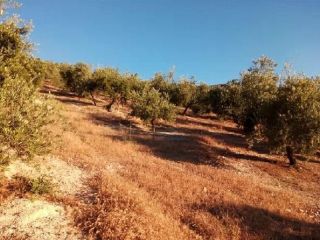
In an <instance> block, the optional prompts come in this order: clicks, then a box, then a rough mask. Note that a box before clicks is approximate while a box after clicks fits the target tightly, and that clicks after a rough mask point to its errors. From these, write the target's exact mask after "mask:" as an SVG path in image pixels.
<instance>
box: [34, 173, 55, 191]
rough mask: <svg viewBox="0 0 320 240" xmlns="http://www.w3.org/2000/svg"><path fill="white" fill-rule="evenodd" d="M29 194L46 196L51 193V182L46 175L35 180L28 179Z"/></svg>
mask: <svg viewBox="0 0 320 240" xmlns="http://www.w3.org/2000/svg"><path fill="white" fill-rule="evenodd" d="M29 184H30V192H31V193H33V194H38V195H42V194H47V193H51V192H52V191H53V188H54V187H53V184H52V183H51V180H50V179H49V178H48V177H47V176H46V175H41V176H39V177H37V178H34V179H30V180H29Z"/></svg>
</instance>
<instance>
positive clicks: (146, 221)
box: [0, 87, 320, 239]
mask: <svg viewBox="0 0 320 240" xmlns="http://www.w3.org/2000/svg"><path fill="white" fill-rule="evenodd" d="M46 90H50V92H51V93H53V94H54V95H55V97H56V98H57V99H58V100H59V101H60V102H61V103H62V104H61V105H62V115H63V119H64V123H62V124H60V125H56V126H53V127H52V128H53V129H52V130H54V131H55V132H62V135H61V138H60V140H61V142H60V144H59V147H58V148H56V150H54V152H53V153H52V154H53V155H54V156H55V157H56V158H57V159H61V160H64V161H65V162H67V163H68V164H70V166H71V165H75V166H77V169H78V168H79V169H82V171H84V172H87V173H84V175H85V176H86V177H85V178H83V181H84V184H85V185H86V186H87V187H84V188H83V187H79V186H78V185H74V188H77V186H78V187H79V189H78V191H74V189H73V191H71V192H72V194H70V195H68V194H65V192H63V193H64V194H62V195H59V194H57V195H52V194H51V196H46V197H44V198H45V199H46V201H51V202H53V203H54V204H58V205H60V204H62V205H64V206H65V208H68V209H70V208H71V209H73V210H75V211H74V214H73V217H74V225H75V226H77V227H78V229H79V231H81V232H82V235H83V237H84V238H85V239H319V238H320V203H319V196H320V186H319V182H320V171H319V170H320V161H319V160H318V159H316V158H314V159H310V160H309V161H301V162H300V163H299V165H298V166H297V167H295V168H293V167H289V166H288V164H287V161H286V159H285V157H282V156H276V155H269V154H266V153H265V152H264V150H263V148H261V149H248V148H247V145H246V143H245V140H244V137H243V136H242V135H241V133H240V132H239V131H238V129H237V128H236V126H235V125H234V124H233V123H232V122H228V121H221V120H218V119H216V118H215V117H214V116H205V117H192V116H179V117H178V119H177V122H176V123H174V124H170V125H168V124H163V125H162V126H161V127H158V128H157V133H156V134H155V135H153V134H152V133H151V132H150V131H148V129H147V128H145V127H144V126H143V125H142V124H141V123H140V122H139V121H138V120H137V119H132V118H128V117H127V111H126V109H125V108H122V107H119V108H118V109H117V110H115V111H114V112H112V113H110V112H107V111H106V110H105V109H103V108H102V105H103V104H104V103H103V102H101V101H100V102H98V106H97V107H95V106H93V105H92V104H91V102H90V101H87V100H85V99H81V100H79V99H78V98H77V97H73V96H72V95H70V94H69V95H66V94H63V93H62V92H61V91H60V90H58V89H55V88H53V87H48V89H46ZM52 162H55V160H54V159H53V160H52ZM53 166H55V164H53ZM60 166H64V165H63V164H62V165H60ZM63 168H64V169H66V168H67V167H65V166H64V167H63ZM54 169H55V167H53V170H52V171H56V170H57V169H56V170H54ZM77 171H78V170H77ZM49 172H50V171H49ZM59 174H60V173H59ZM63 174H64V175H63ZM68 175H70V174H69V172H68V171H66V172H65V173H61V174H60V175H57V176H61V178H64V176H68ZM78 175H79V174H77V176H78ZM52 176H53V177H54V175H52ZM66 179H68V178H66ZM61 180H63V179H61ZM1 182H2V183H1V187H0V196H1V201H4V200H5V198H10V199H13V198H15V197H17V196H18V197H26V196H25V195H26V192H28V190H26V189H24V187H25V186H26V185H25V184H24V178H15V179H11V180H3V181H1ZM57 182H59V179H58V181H57ZM80 185H81V186H82V184H80ZM70 186H73V185H70ZM12 189H14V191H13V190H12ZM16 189H20V190H19V191H16ZM68 191H69V190H68ZM13 194H14V195H15V196H13ZM75 236H76V235H74V236H73V238H72V237H70V236H69V238H67V239H78V238H77V237H75ZM18 239H19V238H18Z"/></svg>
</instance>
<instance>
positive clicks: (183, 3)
mask: <svg viewBox="0 0 320 240" xmlns="http://www.w3.org/2000/svg"><path fill="white" fill-rule="evenodd" d="M20 2H22V3H23V6H22V8H21V9H20V10H19V11H18V12H19V14H20V15H21V17H22V18H24V19H32V21H33V24H34V26H35V28H34V31H33V33H32V35H31V40H32V41H33V42H35V43H37V44H38V46H37V51H36V55H37V56H39V57H41V58H44V59H49V60H54V61H59V62H70V63H75V62H79V61H83V62H87V63H90V64H92V65H93V66H94V67H97V66H112V67H117V68H119V69H120V70H122V71H130V72H135V73H138V74H139V75H140V76H141V77H142V78H144V79H147V78H150V77H151V76H152V75H153V74H154V73H155V72H167V71H169V70H170V69H172V68H173V66H174V67H175V71H176V77H179V76H182V75H184V76H195V78H196V79H197V80H198V81H203V82H207V83H223V82H226V81H228V80H231V79H234V78H237V77H239V73H240V72H241V71H242V70H245V69H246V68H248V67H249V66H250V65H251V61H252V60H253V59H254V58H257V57H259V56H260V55H262V54H264V55H267V56H270V57H271V58H273V59H274V60H275V61H276V62H277V63H279V65H280V66H283V64H284V62H289V63H291V64H293V66H294V68H295V69H296V70H297V71H298V72H304V73H306V74H309V75H318V74H320V0H220V1H215V0H54V1H49V0H23V1H20Z"/></svg>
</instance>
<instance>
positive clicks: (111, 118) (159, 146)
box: [90, 112, 277, 167]
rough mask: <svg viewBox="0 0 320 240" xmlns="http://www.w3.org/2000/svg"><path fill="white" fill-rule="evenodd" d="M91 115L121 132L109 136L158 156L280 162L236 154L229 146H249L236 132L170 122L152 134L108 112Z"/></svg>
mask: <svg viewBox="0 0 320 240" xmlns="http://www.w3.org/2000/svg"><path fill="white" fill-rule="evenodd" d="M90 118H91V120H92V121H93V122H95V123H96V124H99V125H107V126H109V127H111V128H113V129H115V130H117V131H119V135H117V136H114V135H107V136H108V137H111V138H113V139H116V140H118V141H128V140H129V139H130V140H132V141H134V142H137V143H138V144H141V145H143V146H146V147H147V148H148V149H150V151H152V152H153V154H154V155H155V156H158V157H160V158H164V159H167V160H171V161H176V162H189V163H193V164H205V165H210V166H215V167H223V166H226V165H225V164H224V157H229V158H236V159H239V160H246V161H259V162H266V163H277V161H275V160H272V159H269V158H266V157H262V156H255V155H250V154H243V153H237V152H235V151H232V150H230V149H229V148H228V146H229V147H235V146H236V147H239V148H246V146H247V145H246V142H245V139H244V137H243V136H242V135H237V134H234V133H228V132H219V133H215V132H209V131H206V130H204V131H203V130H198V129H189V128H186V127H173V126H170V125H161V126H159V127H157V132H156V133H152V132H150V131H146V130H145V129H142V128H141V127H139V125H138V124H135V123H134V122H133V121H131V120H130V119H124V118H123V117H120V116H115V115H114V114H109V113H107V112H106V113H92V114H91V115H90ZM205 136H209V137H210V138H213V139H215V140H216V141H219V142H221V143H222V144H223V145H225V146H227V147H226V148H223V147H218V146H213V145H212V144H210V143H208V142H206V141H205V139H204V137H205Z"/></svg>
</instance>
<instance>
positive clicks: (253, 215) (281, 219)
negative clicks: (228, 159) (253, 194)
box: [184, 204, 320, 240]
mask: <svg viewBox="0 0 320 240" xmlns="http://www.w3.org/2000/svg"><path fill="white" fill-rule="evenodd" d="M192 209H193V210H194V211H195V212H197V211H202V212H203V211H204V212H208V213H209V214H211V215H212V216H213V217H215V218H217V219H225V218H226V217H231V218H232V219H237V220H238V221H237V223H238V224H239V225H240V228H241V229H243V232H249V233H250V234H252V235H254V236H255V237H258V239H284V240H295V239H296V240H298V239H299V240H307V239H308V240H310V239H320V224H318V223H309V222H305V221H302V220H299V219H294V218H290V217H288V216H281V215H280V214H278V213H274V212H271V211H268V210H266V209H263V208H257V207H252V206H249V205H231V204H225V205H209V204H206V205H194V206H193V207H192ZM193 221H196V220H195V219H192V218H189V219H185V220H184V222H188V224H189V225H191V224H192V225H193V226H194V225H195V223H194V222H193ZM197 230H198V231H201V229H197Z"/></svg>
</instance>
